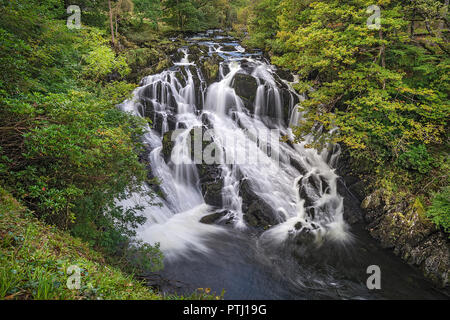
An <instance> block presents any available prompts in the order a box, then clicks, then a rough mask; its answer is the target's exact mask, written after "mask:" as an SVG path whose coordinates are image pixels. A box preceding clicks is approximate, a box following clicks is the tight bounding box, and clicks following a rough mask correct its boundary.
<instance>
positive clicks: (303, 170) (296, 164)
mask: <svg viewBox="0 0 450 320" xmlns="http://www.w3.org/2000/svg"><path fill="white" fill-rule="evenodd" d="M290 164H291V166H293V167H294V168H295V169H297V170H298V172H300V174H302V175H303V176H304V175H306V174H307V173H308V171H307V170H306V168H305V166H303V165H302V164H301V163H300V162H299V161H297V160H296V159H294V158H291V159H290Z"/></svg>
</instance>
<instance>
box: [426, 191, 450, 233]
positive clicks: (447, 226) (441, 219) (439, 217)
mask: <svg viewBox="0 0 450 320" xmlns="http://www.w3.org/2000/svg"><path fill="white" fill-rule="evenodd" d="M427 215H428V217H430V219H431V220H432V221H433V222H434V223H435V224H436V225H438V226H440V227H442V228H443V229H444V230H445V232H447V233H450V187H448V186H447V187H444V188H443V189H442V190H441V192H438V193H435V194H434V195H433V199H432V203H431V206H430V207H429V208H428V210H427ZM449 237H450V236H449Z"/></svg>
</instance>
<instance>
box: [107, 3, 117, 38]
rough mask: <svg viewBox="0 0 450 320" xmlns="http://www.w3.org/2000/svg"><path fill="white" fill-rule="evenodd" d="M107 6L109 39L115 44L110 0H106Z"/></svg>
mask: <svg viewBox="0 0 450 320" xmlns="http://www.w3.org/2000/svg"><path fill="white" fill-rule="evenodd" d="M108 7H109V24H110V27H111V40H112V43H113V45H114V46H115V45H116V41H115V39H114V25H113V13H112V8H111V0H108Z"/></svg>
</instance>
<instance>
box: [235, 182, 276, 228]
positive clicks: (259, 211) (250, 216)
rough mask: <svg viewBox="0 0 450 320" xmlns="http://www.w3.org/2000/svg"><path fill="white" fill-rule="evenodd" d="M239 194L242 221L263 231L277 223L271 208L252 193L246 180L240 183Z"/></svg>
mask: <svg viewBox="0 0 450 320" xmlns="http://www.w3.org/2000/svg"><path fill="white" fill-rule="evenodd" d="M239 192H240V196H241V197H242V202H243V203H242V211H243V212H244V221H245V222H246V223H247V224H248V225H249V226H252V227H254V228H257V229H260V230H264V229H266V228H267V227H269V226H273V225H276V224H278V223H279V221H278V219H277V218H276V216H275V214H274V212H273V210H272V208H271V207H270V206H269V205H268V204H266V203H265V202H264V201H263V200H261V199H260V198H259V197H258V196H257V195H256V194H255V193H254V192H253V191H252V189H251V187H250V184H249V182H248V180H246V179H245V180H243V181H242V182H241V185H240V191H239Z"/></svg>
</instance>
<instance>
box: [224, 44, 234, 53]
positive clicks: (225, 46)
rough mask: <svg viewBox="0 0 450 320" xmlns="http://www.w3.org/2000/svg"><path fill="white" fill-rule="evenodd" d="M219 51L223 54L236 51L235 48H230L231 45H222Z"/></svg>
mask: <svg viewBox="0 0 450 320" xmlns="http://www.w3.org/2000/svg"><path fill="white" fill-rule="evenodd" d="M220 50H222V51H224V52H229V51H236V47H235V46H232V45H223V46H221V48H220Z"/></svg>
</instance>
